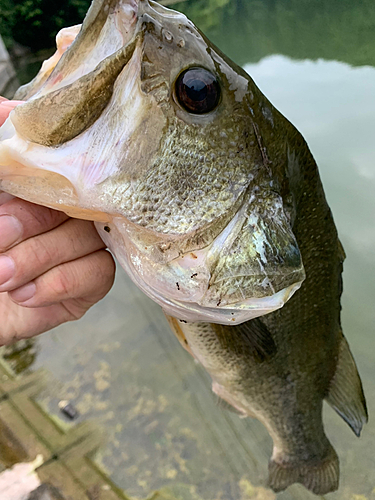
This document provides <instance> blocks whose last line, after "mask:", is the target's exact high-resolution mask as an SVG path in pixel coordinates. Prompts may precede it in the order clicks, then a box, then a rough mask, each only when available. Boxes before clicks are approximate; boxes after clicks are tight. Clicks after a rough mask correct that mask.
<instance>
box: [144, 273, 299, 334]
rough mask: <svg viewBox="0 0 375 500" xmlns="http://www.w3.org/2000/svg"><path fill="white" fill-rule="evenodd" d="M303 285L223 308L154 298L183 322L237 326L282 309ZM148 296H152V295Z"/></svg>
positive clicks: (166, 311) (295, 284) (166, 310)
mask: <svg viewBox="0 0 375 500" xmlns="http://www.w3.org/2000/svg"><path fill="white" fill-rule="evenodd" d="M301 284H302V282H298V283H294V284H293V285H290V286H288V287H286V288H284V289H283V290H280V291H279V292H277V293H275V294H273V295H271V296H268V297H262V298H248V299H246V300H244V301H242V302H238V303H235V304H229V305H226V306H222V307H220V306H216V307H215V306H212V307H207V306H202V305H200V304H199V303H194V302H187V301H179V300H174V299H168V298H166V297H155V296H153V297H152V298H153V300H155V301H156V302H157V303H158V304H160V305H161V307H162V308H163V310H164V312H165V313H166V314H168V315H170V316H173V317H175V318H178V319H180V320H182V321H187V322H196V321H206V322H210V323H217V324H222V325H231V326H235V325H239V324H241V323H244V322H245V321H249V320H251V319H254V318H258V317H259V316H264V315H265V314H269V313H271V312H273V311H276V310H277V309H280V308H281V307H283V305H284V304H285V303H286V302H287V301H288V300H289V299H290V297H292V295H293V294H294V293H295V292H296V291H297V290H298V289H299V288H300V286H301ZM148 295H149V296H150V294H148Z"/></svg>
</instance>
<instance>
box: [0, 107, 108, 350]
mask: <svg viewBox="0 0 375 500" xmlns="http://www.w3.org/2000/svg"><path fill="white" fill-rule="evenodd" d="M18 103H19V102H16V101H6V100H4V99H3V98H0V125H1V124H2V123H3V122H4V121H5V120H6V118H7V116H8V114H9V113H10V111H11V110H12V109H13V108H14V107H15V106H16V105H17V104H18ZM114 275H115V263H114V260H113V258H112V256H111V254H110V253H109V252H107V251H106V250H105V245H104V243H103V242H102V240H101V239H100V237H99V235H98V233H97V231H96V229H95V227H94V224H93V223H92V222H88V221H81V220H77V219H71V218H69V217H68V216H67V215H65V214H64V213H62V212H57V211H56V210H51V209H49V208H46V207H41V206H38V205H35V204H33V203H28V202H26V201H24V200H20V199H18V198H14V197H12V196H10V195H8V194H6V193H0V318H1V323H0V345H4V344H10V343H12V342H14V341H16V340H19V339H23V338H29V337H32V336H34V335H37V334H39V333H42V332H45V331H47V330H50V329H51V328H54V327H55V326H58V325H60V324H62V323H65V322H67V321H72V320H76V319H79V318H80V317H82V316H83V315H84V314H85V312H86V311H87V310H88V309H89V308H90V307H91V306H92V305H94V304H95V303H96V302H98V301H99V300H100V299H102V298H103V297H104V296H105V295H106V294H107V293H108V292H109V290H110V289H111V287H112V284H113V281H114Z"/></svg>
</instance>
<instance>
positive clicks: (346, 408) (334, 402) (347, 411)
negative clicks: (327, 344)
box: [326, 336, 368, 436]
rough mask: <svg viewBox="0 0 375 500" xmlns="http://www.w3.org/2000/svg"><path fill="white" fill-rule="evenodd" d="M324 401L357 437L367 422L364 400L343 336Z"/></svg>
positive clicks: (354, 365) (359, 381)
mask: <svg viewBox="0 0 375 500" xmlns="http://www.w3.org/2000/svg"><path fill="white" fill-rule="evenodd" d="M326 401H327V403H328V404H329V405H331V406H332V408H333V409H334V410H335V411H336V412H337V413H338V414H339V415H340V417H341V418H343V419H344V420H345V422H346V423H347V424H348V425H349V426H350V427H351V428H352V430H353V432H354V433H355V434H356V435H357V436H359V435H360V433H361V430H362V427H363V425H364V424H365V423H366V422H367V420H368V414H367V407H366V400H365V396H364V394H363V388H362V382H361V379H360V378H359V375H358V371H357V367H356V364H355V361H354V358H353V356H352V353H351V352H350V349H349V345H348V343H347V341H346V339H345V337H344V336H342V340H341V344H340V351H339V358H338V362H337V367H336V373H335V375H334V377H333V379H332V381H331V385H330V389H329V393H328V396H327V397H326Z"/></svg>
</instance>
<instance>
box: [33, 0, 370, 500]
mask: <svg viewBox="0 0 375 500" xmlns="http://www.w3.org/2000/svg"><path fill="white" fill-rule="evenodd" d="M178 7H179V8H181V10H185V11H186V12H187V13H188V14H189V15H190V16H191V17H192V18H193V19H194V21H195V22H196V23H197V24H198V26H200V27H201V28H202V29H203V30H206V31H207V34H208V35H209V36H210V37H212V38H213V40H214V42H215V43H216V44H217V45H218V46H219V47H220V48H221V49H222V50H223V51H224V52H225V53H227V54H228V55H230V56H231V57H232V58H234V59H235V60H236V61H237V62H238V63H240V64H242V65H245V68H246V70H247V71H248V72H249V74H250V75H251V76H252V77H253V78H254V80H255V81H256V83H257V84H258V86H259V87H260V88H261V90H262V91H263V92H264V93H265V94H266V95H267V96H268V97H269V99H270V100H271V101H272V102H273V104H274V105H275V106H276V107H277V108H278V109H280V111H282V112H283V113H284V114H285V115H286V116H287V117H288V118H289V119H290V120H291V121H292V122H293V123H294V124H295V125H296V126H297V127H298V128H299V129H300V131H301V132H302V133H303V135H304V136H305V138H306V139H307V142H308V143H309V145H310V147H311V149H312V151H313V153H314V156H315V158H316V159H317V162H318V165H319V167H320V172H321V176H322V179H323V183H324V186H325V190H326V195H327V198H328V201H329V204H330V206H331V208H332V210H333V213H334V217H335V220H336V223H337V227H338V230H339V234H340V237H341V239H342V241H343V244H344V247H345V249H346V253H347V260H346V261H345V272H344V296H343V315H342V316H343V327H344V332H345V335H346V337H347V338H348V340H349V343H350V345H351V347H352V350H353V352H354V355H355V358H356V360H357V364H358V367H359V371H360V373H361V375H362V378H363V381H364V386H365V390H366V394H367V398H368V402H369V409H370V424H369V425H368V426H367V427H366V429H365V431H364V433H363V437H362V438H361V439H360V440H357V439H356V438H355V437H354V436H352V434H351V432H350V430H349V429H347V427H346V426H345V424H344V423H343V422H341V420H340V419H339V417H337V416H336V415H335V414H334V413H333V411H327V412H326V422H327V433H328V435H329V437H330V439H331V440H332V442H333V444H334V446H335V448H336V449H337V451H338V453H339V456H340V461H341V468H342V480H341V488H340V491H339V493H335V494H333V495H331V496H330V498H332V499H335V500H353V499H354V498H358V499H359V498H360V499H361V500H364V499H367V500H370V499H374V498H375V495H374V493H373V490H374V487H375V457H374V456H373V453H374V452H373V450H375V424H374V423H373V420H371V413H374V412H375V382H374V380H375V377H374V375H375V373H374V368H373V365H374V363H373V355H372V353H375V333H374V331H373V330H374V324H375V308H374V307H373V300H374V297H375V281H374V279H373V276H374V271H375V269H374V267H375V266H374V247H375V224H374V214H375V197H374V192H375V169H374V167H373V159H372V151H373V134H374V124H375V68H372V67H369V66H361V65H363V64H368V65H369V64H371V63H374V65H375V49H374V45H373V36H372V33H371V31H370V27H371V26H373V24H374V22H375V10H374V9H373V3H372V0H371V1H360V2H356V3H354V2H348V1H343V0H335V1H330V2H326V1H323V0H321V1H316V2H310V1H307V0H305V1H301V0H299V1H297V0H285V1H283V2H281V1H278V0H262V1H261V0H204V1H203V0H197V1H190V2H186V3H181V4H178ZM370 7H371V9H370ZM371 23H372V24H371ZM275 54H283V55H282V56H281V55H275ZM291 58H292V59H291ZM317 59H318V60H317ZM337 61H341V62H337ZM38 346H39V349H40V352H39V354H38V356H37V361H36V363H35V367H39V366H44V367H46V368H48V369H50V370H51V371H52V372H53V373H54V376H55V377H56V378H57V379H58V380H60V382H61V386H60V389H59V394H57V391H56V388H54V391H53V394H51V395H50V396H49V399H48V400H49V401H50V402H51V401H52V403H53V404H52V403H51V407H55V406H56V404H55V403H56V401H57V400H58V399H69V400H71V401H72V402H73V403H74V404H75V405H76V406H77V407H78V408H79V410H80V413H81V414H82V415H83V416H84V418H96V419H97V420H98V421H99V422H100V423H101V424H102V425H103V426H104V427H105V428H106V429H107V432H108V435H109V443H108V445H107V448H106V449H104V450H103V452H102V454H101V457H100V460H101V462H102V463H103V464H104V465H105V467H106V469H107V470H108V471H109V473H110V474H111V476H112V478H113V479H114V480H115V482H116V483H117V484H118V485H119V486H120V487H121V488H123V489H124V490H126V492H128V493H129V494H130V495H134V496H137V497H139V498H145V497H147V495H149V494H150V492H151V491H152V490H154V489H156V488H161V487H163V486H168V488H169V490H168V491H169V493H168V492H165V498H171V497H170V496H168V495H169V494H171V492H172V493H173V494H174V495H176V496H178V497H179V498H183V499H189V500H194V499H195V500H198V499H200V500H203V499H204V500H219V499H222V500H230V499H233V500H240V499H241V500H248V499H258V500H273V499H275V498H277V499H280V500H281V499H283V500H289V499H291V498H294V499H311V498H313V496H312V495H311V494H309V493H308V492H306V491H305V490H304V489H302V488H300V487H298V486H293V487H292V488H290V490H288V492H286V493H282V494H279V495H277V496H275V495H274V494H273V493H271V492H269V491H266V490H265V489H263V488H260V489H259V488H258V487H253V486H252V485H257V486H258V485H259V484H262V483H263V484H264V480H265V477H266V468H267V465H266V464H267V457H268V456H269V454H270V450H271V442H270V438H269V436H268V435H267V433H266V431H265V430H264V429H263V428H262V426H261V425H260V424H259V423H258V422H255V421H252V420H251V419H246V420H241V421H240V420H239V419H238V418H237V417H236V416H234V415H231V414H228V413H227V412H225V411H223V410H221V409H219V408H217V407H216V406H215V402H214V399H213V396H212V395H211V391H210V387H209V380H208V377H207V376H206V374H205V373H204V372H203V371H202V370H201V369H200V368H199V367H197V366H196V365H195V363H194V361H193V360H192V359H190V357H189V356H188V355H187V354H186V353H185V352H184V351H183V350H182V349H181V348H180V346H179V344H178V342H177V341H176V339H174V337H173V336H172V334H171V333H170V332H169V331H168V327H167V324H166V322H165V320H164V319H163V317H162V313H161V310H160V309H159V308H158V307H157V306H156V305H154V304H152V303H151V302H150V301H149V300H148V299H147V298H146V297H144V296H143V295H142V294H141V293H140V292H139V291H138V290H137V289H135V287H134V286H133V285H132V283H130V282H129V280H128V279H127V278H126V276H125V275H124V274H123V273H122V272H121V271H119V274H118V278H117V282H116V285H115V287H114V289H113V291H112V292H111V294H110V295H109V297H107V298H106V299H105V300H104V301H103V303H102V304H101V305H100V306H98V307H96V308H95V309H94V310H93V311H90V312H89V313H88V315H87V316H86V318H84V319H83V320H82V321H81V322H79V323H75V324H69V325H63V326H62V327H60V328H58V329H56V330H55V331H54V332H53V333H49V334H46V335H44V336H42V337H41V338H40V340H39V341H38ZM53 398H55V399H56V401H54V399H53ZM356 495H357V496H356ZM360 495H362V496H360Z"/></svg>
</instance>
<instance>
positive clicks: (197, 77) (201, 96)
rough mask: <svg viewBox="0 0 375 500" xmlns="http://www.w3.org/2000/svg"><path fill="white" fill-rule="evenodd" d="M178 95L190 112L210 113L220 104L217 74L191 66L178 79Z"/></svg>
mask: <svg viewBox="0 0 375 500" xmlns="http://www.w3.org/2000/svg"><path fill="white" fill-rule="evenodd" d="M175 92H176V97H177V100H178V102H179V104H180V105H181V106H182V107H183V108H185V109H186V111H188V112H189V113H194V114H196V115H202V114H205V113H210V112H211V111H213V110H214V109H215V108H216V106H217V105H218V104H219V100H220V94H221V89H220V84H219V82H218V80H217V78H216V76H215V75H213V74H212V73H211V72H210V71H208V70H206V69H204V68H198V67H197V68H189V69H187V70H185V71H183V72H182V73H181V74H180V76H179V77H178V78H177V80H176V87H175Z"/></svg>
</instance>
